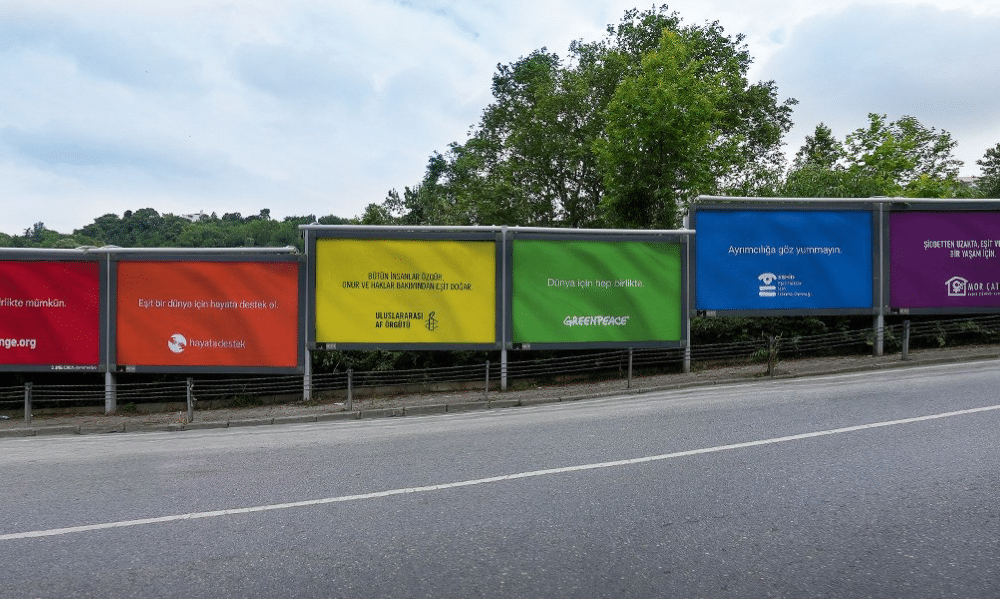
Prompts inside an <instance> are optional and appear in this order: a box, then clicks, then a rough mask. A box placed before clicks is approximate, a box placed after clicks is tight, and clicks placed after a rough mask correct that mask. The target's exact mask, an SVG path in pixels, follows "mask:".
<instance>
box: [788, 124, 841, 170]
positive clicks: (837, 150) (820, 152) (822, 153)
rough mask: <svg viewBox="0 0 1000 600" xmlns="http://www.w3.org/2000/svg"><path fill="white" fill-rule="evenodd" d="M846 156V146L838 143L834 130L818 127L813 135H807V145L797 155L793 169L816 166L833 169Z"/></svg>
mask: <svg viewBox="0 0 1000 600" xmlns="http://www.w3.org/2000/svg"><path fill="white" fill-rule="evenodd" d="M843 156H844V146H843V145H842V144H841V143H840V142H839V141H837V138H836V137H834V135H833V130H831V129H830V128H829V127H827V126H826V125H825V124H823V123H820V124H819V125H817V126H816V131H815V133H813V135H807V136H806V141H805V144H803V145H802V147H801V148H799V151H798V152H796V153H795V160H794V161H793V162H792V168H793V169H802V168H804V167H807V166H815V167H820V168H823V169H833V168H834V167H835V166H836V165H837V164H838V163H839V162H840V160H841V159H842V158H843Z"/></svg>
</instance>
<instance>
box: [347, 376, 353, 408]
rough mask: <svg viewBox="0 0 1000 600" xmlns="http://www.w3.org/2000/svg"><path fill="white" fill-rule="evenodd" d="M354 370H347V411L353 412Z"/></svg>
mask: <svg viewBox="0 0 1000 600" xmlns="http://www.w3.org/2000/svg"><path fill="white" fill-rule="evenodd" d="M353 387H354V369H348V370H347V410H354V390H353V389H352V388H353Z"/></svg>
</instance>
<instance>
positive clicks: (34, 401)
mask: <svg viewBox="0 0 1000 600" xmlns="http://www.w3.org/2000/svg"><path fill="white" fill-rule="evenodd" d="M881 333H882V334H883V337H884V339H885V340H886V348H887V350H888V351H890V352H896V351H901V354H902V356H901V359H902V360H906V359H907V357H908V353H909V350H910V345H911V343H912V341H913V340H919V341H921V342H922V345H923V346H925V347H926V346H931V347H941V346H945V345H948V344H949V343H953V342H955V341H958V342H961V341H963V338H968V337H969V336H978V337H980V338H982V337H984V336H985V337H988V338H991V339H993V341H1000V315H988V316H977V317H963V318H956V319H949V320H933V321H922V322H915V323H911V322H909V321H906V322H903V323H897V324H893V325H888V326H886V327H884V328H883V330H882V332H881ZM877 334H878V332H876V331H875V330H873V329H872V328H865V329H858V330H850V331H838V332H833V333H825V334H819V335H796V336H788V337H783V338H779V337H774V336H766V337H764V336H762V337H760V338H759V339H753V340H748V341H742V342H735V343H720V344H702V345H696V346H693V347H692V348H691V351H690V359H691V361H692V364H700V365H705V366H712V365H750V364H761V365H766V368H767V372H768V373H771V372H773V368H774V364H775V363H776V362H777V361H778V360H779V359H780V358H792V357H807V356H833V355H837V354H838V353H839V354H840V355H844V354H848V353H851V352H849V349H853V350H854V351H853V354H862V353H864V352H866V351H868V352H870V351H871V348H872V346H873V340H874V338H875V337H876V336H877ZM513 358H514V359H513V360H511V361H509V362H508V363H507V365H506V373H502V369H503V367H502V365H501V364H500V363H499V362H496V361H486V362H485V364H483V363H479V364H470V365H462V366H451V367H435V368H425V369H397V370H376V371H354V370H352V369H347V370H346V371H336V372H332V373H319V374H315V375H313V377H312V380H311V390H312V393H313V395H314V398H317V399H319V400H323V399H327V400H328V399H330V398H343V399H344V400H345V401H346V403H347V406H348V408H350V405H351V403H352V402H353V400H354V398H355V396H359V397H360V396H362V395H363V396H366V397H374V396H378V395H382V396H388V395H397V394H404V393H433V392H436V391H446V390H458V389H466V390H475V389H480V390H483V391H484V394H486V395H487V397H488V394H489V392H490V391H491V390H497V391H499V390H500V388H501V377H502V375H504V376H505V379H506V380H507V381H530V382H535V383H537V384H538V385H548V384H553V385H559V384H563V383H568V382H580V381H595V382H597V381H608V380H616V379H617V380H627V386H628V387H630V386H631V379H632V374H633V371H634V370H636V369H639V370H642V371H643V372H644V373H653V372H660V373H671V372H680V365H681V364H682V361H684V359H685V351H684V349H678V348H668V349H664V348H642V349H634V350H630V349H619V350H603V351H592V352H579V353H573V354H566V355H563V356H556V357H545V358H525V357H524V355H521V354H519V353H514V357H513ZM623 387H625V386H623ZM116 393H117V399H118V406H119V410H123V409H124V410H128V409H129V408H134V405H140V404H150V403H163V404H169V403H184V402H185V401H186V402H187V403H188V410H189V415H190V414H191V410H193V401H194V398H195V397H196V398H197V400H198V401H199V402H203V403H205V404H204V406H206V407H207V406H209V405H210V404H211V403H217V404H221V405H223V406H225V405H228V406H249V405H252V404H260V403H264V402H266V401H268V400H270V401H271V402H294V401H301V400H302V397H303V380H302V377H301V376H300V375H280V376H245V377H235V376H231V377H222V376H202V377H188V378H186V379H180V378H178V379H175V380H168V381H159V382H141V383H140V382H127V381H126V382H119V383H118V384H117V389H116ZM104 401H105V388H104V386H103V385H101V384H100V383H97V382H95V383H94V384H72V385H62V384H57V383H49V382H41V381H36V382H26V383H24V384H22V385H11V386H6V387H0V415H2V416H4V417H5V418H8V419H10V418H14V417H13V414H16V413H17V412H18V409H17V407H18V406H20V405H22V404H23V406H24V418H25V421H26V422H28V423H30V422H31V411H32V407H68V406H69V405H73V406H99V405H102V404H103V403H104ZM130 405H132V406H130Z"/></svg>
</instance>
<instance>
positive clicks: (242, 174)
mask: <svg viewBox="0 0 1000 600" xmlns="http://www.w3.org/2000/svg"><path fill="white" fill-rule="evenodd" d="M669 5H670V10H673V11H676V12H677V13H678V14H679V15H680V16H681V17H682V18H683V19H684V21H685V22H686V23H698V24H701V23H704V22H706V21H716V20H717V21H719V22H720V24H721V25H722V26H723V27H725V29H726V31H727V32H728V33H730V34H736V33H743V34H745V35H746V36H747V39H746V42H747V44H748V46H749V48H750V51H751V54H752V55H753V56H754V57H755V63H754V66H753V70H752V71H751V78H752V79H754V80H774V81H775V82H776V83H777V85H778V90H779V93H780V94H781V97H782V98H787V97H792V98H796V99H798V100H799V104H798V106H797V107H796V110H795V115H794V120H795V123H796V127H795V129H794V130H793V131H792V132H791V135H790V136H789V137H788V138H787V144H788V145H787V150H788V152H789V154H794V152H795V150H796V149H798V147H799V146H800V145H801V144H802V141H803V138H804V136H805V135H807V134H809V133H811V132H812V131H813V130H814V128H815V126H816V124H817V123H819V122H825V123H826V124H827V125H829V126H831V127H832V128H833V130H834V133H835V134H836V135H837V136H838V137H839V138H842V137H843V136H844V135H845V134H846V133H848V132H850V131H852V130H854V129H857V128H859V127H862V126H863V125H865V123H867V117H866V115H867V114H868V113H870V112H876V113H882V114H886V115H888V116H889V117H890V119H897V118H899V117H901V116H903V115H912V116H914V117H916V118H917V119H919V120H920V121H921V122H922V123H923V124H924V125H927V126H930V127H935V128H937V129H939V130H946V131H948V132H950V133H951V134H952V135H953V137H954V138H955V139H957V140H958V141H959V145H958V148H957V151H956V155H957V157H958V158H959V159H961V160H963V161H965V166H964V167H963V169H962V173H961V174H962V175H976V174H978V173H979V167H978V165H976V164H975V161H976V160H977V159H979V158H981V157H982V156H983V154H984V152H985V151H986V149H987V148H989V147H992V146H993V145H995V144H996V143H997V142H1000V110H998V109H1000V3H997V2H995V1H994V0H967V1H963V0H925V1H922V2H918V1H917V0H913V1H904V0H869V1H864V2H851V1H842V0H815V1H814V0H801V1H800V0H797V1H795V2H791V3H790V2H788V0H755V1H754V2H747V1H746V0H678V1H675V2H671V3H669ZM651 6H652V3H636V2H634V1H623V0H531V1H529V0H493V1H477V2H471V1H468V0H466V1H459V0H325V1H323V0H285V1H282V2H271V1H263V0H261V1H254V0H214V1H210V0H203V1H193V0H170V1H166V0H163V1H161V0H148V1H144V2H132V1H129V2H126V1H124V0H86V1H82V2H80V1H72V0H6V1H4V2H2V3H0V202H2V206H3V212H2V217H0V231H2V232H5V233H11V234H14V233H21V232H23V231H24V229H25V228H28V227H30V226H31V225H32V224H33V223H35V222H38V221H42V222H44V223H45V224H46V226H47V227H48V228H50V229H55V230H57V231H61V232H64V233H68V232H71V231H72V230H74V229H76V228H79V227H82V226H84V225H86V224H88V223H90V222H92V221H93V219H94V218H95V217H98V216H100V215H103V214H106V213H116V214H118V215H121V214H122V213H123V212H124V211H126V210H136V209H139V208H145V207H152V208H155V209H156V210H158V211H160V212H161V213H173V214H187V213H196V212H198V211H205V212H206V213H211V212H216V213H218V214H219V215H222V214H223V213H226V212H240V213H242V214H244V215H249V214H257V213H258V212H259V211H260V209H262V208H269V209H270V210H271V215H272V216H273V217H275V218H283V217H285V216H289V215H308V214H315V215H318V216H322V215H329V214H333V215H337V216H342V217H353V216H356V215H359V214H360V213H361V212H362V211H363V210H364V207H365V206H366V205H367V204H369V203H372V202H381V201H382V200H383V199H384V198H385V195H386V193H387V192H388V190H390V189H393V188H396V189H399V190H400V191H401V190H402V189H403V187H404V186H407V185H411V186H412V185H414V184H415V183H417V182H418V181H419V180H420V178H421V176H422V175H423V172H424V167H425V166H426V163H427V158H428V157H429V156H430V154H431V153H432V152H434V151H435V150H437V151H443V150H445V149H446V147H447V145H448V144H449V143H450V142H453V141H464V140H465V138H466V134H467V132H468V129H469V127H470V126H472V125H474V124H475V123H476V122H477V121H478V119H479V116H480V114H481V112H482V109H483V108H484V107H485V106H486V105H487V104H488V103H489V102H490V99H491V96H490V83H491V77H492V75H493V73H494V71H495V68H496V65H497V64H498V63H504V64H506V63H509V62H512V61H514V60H517V59H518V58H519V57H521V56H524V55H526V54H528V53H530V52H531V51H533V50H536V49H538V48H541V47H543V46H544V47H547V48H549V49H550V50H553V51H556V52H560V53H565V51H566V49H567V48H568V46H569V43H570V42H571V41H572V40H574V39H583V40H587V41H592V40H596V39H599V38H600V37H602V35H603V33H604V30H605V27H606V26H607V24H609V23H616V22H618V21H619V20H620V18H621V16H622V14H623V13H624V11H625V10H626V9H628V8H632V7H638V8H640V9H646V8H649V7H651Z"/></svg>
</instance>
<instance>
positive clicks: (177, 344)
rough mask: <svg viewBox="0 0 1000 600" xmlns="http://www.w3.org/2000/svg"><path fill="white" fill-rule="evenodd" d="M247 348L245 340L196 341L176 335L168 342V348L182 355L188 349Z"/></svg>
mask: <svg viewBox="0 0 1000 600" xmlns="http://www.w3.org/2000/svg"><path fill="white" fill-rule="evenodd" d="M246 347H247V343H246V341H245V340H196V339H191V340H189V339H187V338H186V337H185V336H184V335H183V334H180V333H175V334H173V335H172V336H170V338H169V339H168V340H167V348H169V349H170V351H171V352H173V353H174V354H181V353H182V352H184V351H185V350H188V349H191V348H193V349H197V350H202V349H219V348H224V349H228V350H232V349H236V350H243V349H245V348H246Z"/></svg>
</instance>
